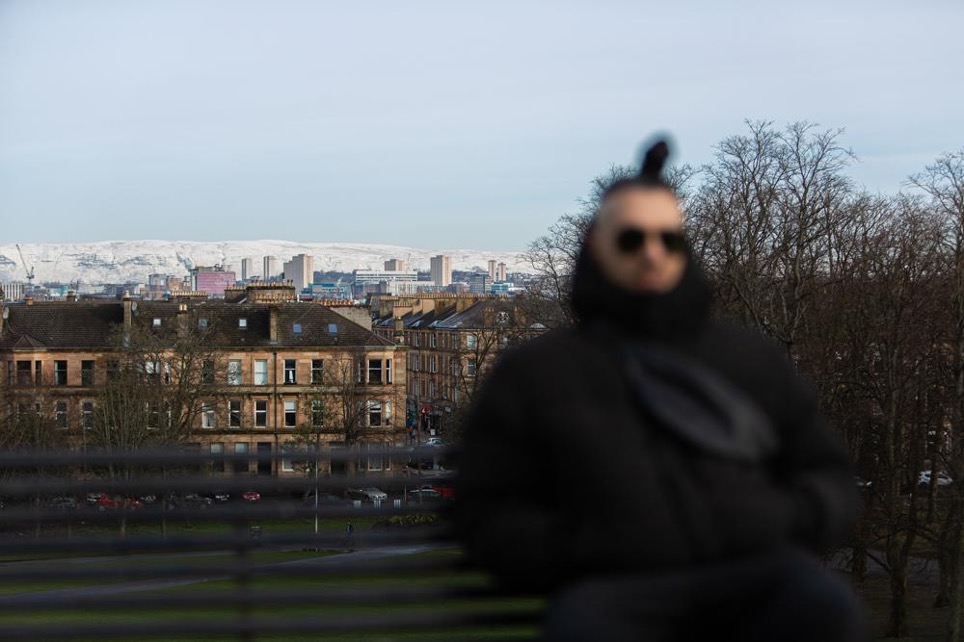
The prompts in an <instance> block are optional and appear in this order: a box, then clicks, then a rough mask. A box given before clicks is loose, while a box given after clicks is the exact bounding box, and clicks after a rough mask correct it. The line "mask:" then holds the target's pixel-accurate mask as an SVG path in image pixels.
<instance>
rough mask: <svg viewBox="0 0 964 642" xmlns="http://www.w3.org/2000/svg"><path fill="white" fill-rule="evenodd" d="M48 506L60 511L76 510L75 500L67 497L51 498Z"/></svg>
mask: <svg viewBox="0 0 964 642" xmlns="http://www.w3.org/2000/svg"><path fill="white" fill-rule="evenodd" d="M49 504H50V507H51V508H59V509H61V510H74V509H76V508H77V500H75V499H74V498H73V497H68V496H67V495H58V496H57V497H51V498H50V502H49Z"/></svg>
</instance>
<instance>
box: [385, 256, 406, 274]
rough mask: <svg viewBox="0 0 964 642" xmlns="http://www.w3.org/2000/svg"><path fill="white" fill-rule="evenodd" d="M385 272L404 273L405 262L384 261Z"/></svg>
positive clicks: (399, 260)
mask: <svg viewBox="0 0 964 642" xmlns="http://www.w3.org/2000/svg"><path fill="white" fill-rule="evenodd" d="M385 271H386V272H404V271H405V261H403V260H401V259H391V260H389V261H385Z"/></svg>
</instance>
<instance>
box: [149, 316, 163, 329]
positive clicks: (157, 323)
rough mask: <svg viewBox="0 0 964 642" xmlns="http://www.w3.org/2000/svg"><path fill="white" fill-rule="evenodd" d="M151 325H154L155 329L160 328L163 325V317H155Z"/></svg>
mask: <svg viewBox="0 0 964 642" xmlns="http://www.w3.org/2000/svg"><path fill="white" fill-rule="evenodd" d="M151 327H153V328H154V329H155V330H156V329H158V328H160V327H161V318H160V317H154V321H153V322H152V323H151Z"/></svg>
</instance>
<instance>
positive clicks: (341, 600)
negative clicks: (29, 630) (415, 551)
mask: <svg viewBox="0 0 964 642" xmlns="http://www.w3.org/2000/svg"><path fill="white" fill-rule="evenodd" d="M499 597H503V595H502V594H501V593H500V592H499V591H498V590H496V589H494V588H492V587H488V586H459V585H449V584H445V585H435V586H412V585H409V586H403V587H395V588H385V587H378V588H338V589H327V590H317V589H301V590H266V589H262V590H259V589H254V588H248V589H243V588H242V589H231V590H226V591H207V592H205V594H204V599H203V600H199V599H198V597H197V595H192V594H167V593H163V594H158V593H133V594H119V595H84V594H80V593H73V594H71V595H70V597H69V598H64V597H62V596H60V595H58V594H48V593H46V592H38V593H25V594H15V595H0V607H10V608H16V609H17V613H24V612H28V611H46V610H51V609H58V610H70V611H73V610H80V609H84V610H89V611H95V612H96V611H103V610H113V609H132V608H149V609H151V610H156V609H159V608H177V609H186V610H193V609H197V610H204V609H208V608H211V607H230V606H237V605H239V604H256V605H257V606H258V607H261V608H263V607H265V606H306V605H310V606H318V607H325V606H341V605H363V604H396V603H403V602H404V603H412V602H423V601H426V600H433V601H439V600H451V601H458V600H483V599H487V598H499Z"/></svg>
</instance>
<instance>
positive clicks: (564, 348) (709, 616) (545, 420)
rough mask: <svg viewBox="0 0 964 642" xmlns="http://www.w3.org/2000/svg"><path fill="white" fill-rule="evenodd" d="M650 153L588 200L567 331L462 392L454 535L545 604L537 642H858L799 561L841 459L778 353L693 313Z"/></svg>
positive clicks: (687, 269)
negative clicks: (469, 392) (594, 200)
mask: <svg viewBox="0 0 964 642" xmlns="http://www.w3.org/2000/svg"><path fill="white" fill-rule="evenodd" d="M668 153H669V148H668V146H667V144H666V143H665V142H659V143H657V144H655V145H653V146H652V147H651V148H650V149H649V150H648V152H647V154H646V156H645V159H644V161H643V163H642V168H641V170H640V172H639V174H638V175H636V176H634V177H632V178H629V179H624V180H620V181H617V182H616V183H615V184H613V185H612V186H610V187H609V188H608V189H607V190H606V191H605V193H604V194H603V196H602V199H601V205H600V207H599V211H598V212H597V213H596V215H595V217H594V218H593V219H592V221H591V223H590V225H589V229H588V232H587V233H586V235H585V237H584V239H583V241H582V244H581V247H580V253H579V256H578V259H577V262H576V267H575V272H574V275H573V280H572V287H571V300H570V302H571V305H572V308H573V310H574V311H575V312H576V314H577V316H578V320H577V322H576V323H575V325H574V326H573V327H570V328H565V329H558V330H553V331H550V332H547V333H546V334H544V335H543V336H541V337H539V338H537V339H534V340H532V341H530V342H528V343H526V344H524V345H522V346H521V347H519V348H516V349H514V350H511V351H507V352H506V353H505V354H504V355H503V357H502V358H501V359H500V361H499V363H498V364H497V365H496V366H495V368H494V369H493V371H492V373H491V374H490V376H489V377H488V378H487V379H486V381H485V382H484V383H483V385H482V388H481V390H480V391H479V393H478V394H477V396H476V398H475V400H474V402H473V405H472V408H471V410H470V412H469V415H468V418H467V421H466V426H465V433H464V441H463V447H462V451H463V453H462V459H461V462H460V469H459V477H458V484H457V488H456V498H457V500H456V510H455V517H456V522H457V526H458V527H459V529H460V532H461V536H462V537H463V539H464V541H465V544H466V548H467V550H468V553H469V555H470V558H471V560H472V561H473V562H474V563H475V564H477V565H478V566H480V567H482V568H484V569H486V570H488V571H489V572H491V573H493V574H494V575H495V577H496V578H497V579H498V580H499V581H500V582H501V583H502V584H503V585H504V586H506V587H508V588H512V589H523V590H527V591H539V592H542V593H545V594H546V595H548V596H549V610H548V615H547V621H546V633H547V636H548V638H549V639H551V640H586V639H598V640H647V641H660V640H691V639H692V640H696V639H740V640H760V641H762V640H783V641H785V642H792V641H799V642H803V641H808V642H809V641H815V640H819V641H821V642H836V641H840V642H850V641H852V640H861V639H864V637H865V636H866V629H865V625H864V620H863V618H862V616H861V613H860V609H859V607H858V603H857V601H856V599H855V598H854V596H853V594H852V591H851V590H850V589H849V587H848V586H846V585H845V584H844V583H843V582H842V581H840V580H839V579H838V578H836V577H834V576H832V575H830V574H828V573H827V572H825V570H824V569H823V568H822V565H821V564H820V563H819V561H818V559H817V558H816V556H815V553H816V552H819V551H825V550H827V549H828V548H830V547H832V546H835V545H838V544H840V543H841V542H842V541H844V538H845V537H846V535H847V534H848V532H849V529H850V527H851V524H852V520H853V518H854V500H855V497H854V494H855V490H854V488H853V476H852V473H851V470H850V467H849V465H848V460H847V457H846V453H845V451H844V450H843V448H842V447H841V445H840V444H839V443H838V441H837V440H836V439H835V438H834V437H833V435H832V434H831V432H830V431H829V430H828V428H827V427H826V426H825V425H824V423H823V422H822V420H821V417H820V415H819V414H818V412H817V406H816V401H815V395H814V392H813V390H812V389H811V388H810V386H809V385H808V384H806V383H805V382H803V381H802V380H801V379H800V377H799V376H798V375H797V374H796V371H795V368H794V366H793V364H792V363H791V362H790V360H789V359H788V358H787V357H786V355H785V353H783V352H782V350H781V349H780V348H778V347H777V346H776V345H774V344H772V343H771V342H770V341H768V340H766V339H764V338H763V337H761V336H760V335H758V334H757V333H755V332H753V331H751V330H749V329H746V328H743V327H739V326H736V325H732V324H728V323H724V322H721V321H718V320H715V319H713V318H711V316H710V309H711V288H710V286H709V283H708V282H707V280H706V278H705V277H704V274H703V272H702V270H701V269H700V266H699V265H698V263H697V261H696V259H695V257H694V256H693V253H692V252H691V250H690V247H689V244H688V242H687V238H686V235H685V232H684V226H683V218H682V214H681V211H680V206H679V201H678V199H677V197H676V195H675V193H674V192H673V190H672V189H671V188H670V187H669V186H668V185H667V183H666V182H665V180H664V178H663V176H662V169H663V165H664V163H665V161H666V158H667V156H668Z"/></svg>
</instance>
